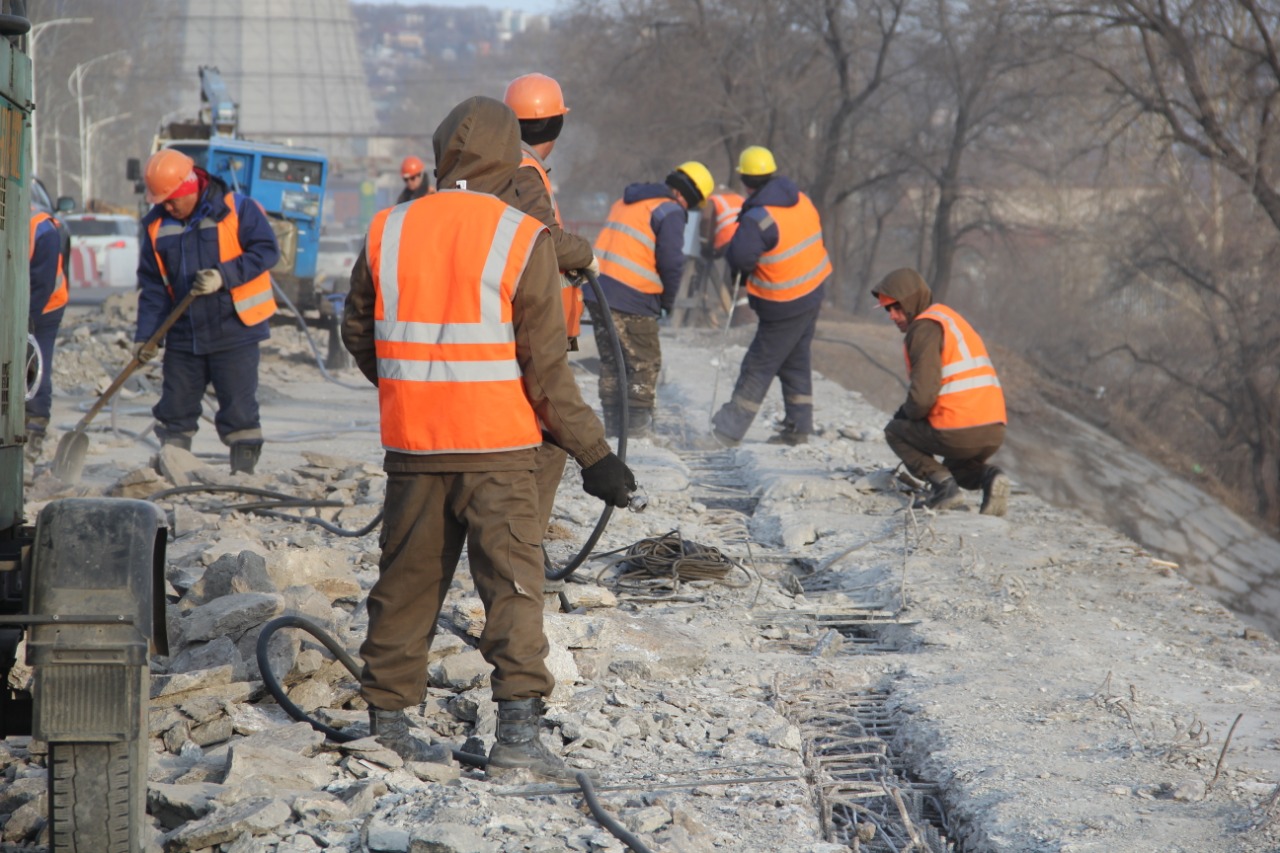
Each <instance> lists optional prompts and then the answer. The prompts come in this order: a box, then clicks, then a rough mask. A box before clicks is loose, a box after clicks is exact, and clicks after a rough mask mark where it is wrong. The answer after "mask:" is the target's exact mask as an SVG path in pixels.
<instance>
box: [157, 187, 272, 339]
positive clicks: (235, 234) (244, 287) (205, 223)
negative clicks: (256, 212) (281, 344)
mask: <svg viewBox="0 0 1280 853" xmlns="http://www.w3.org/2000/svg"><path fill="white" fill-rule="evenodd" d="M223 201H224V202H225V203H226V205H227V210H228V211H229V212H228V213H227V215H226V216H224V217H223V218H222V221H221V222H214V221H213V220H212V219H203V220H201V221H200V223H199V225H198V226H197V227H199V228H217V229H218V260H219V261H220V262H221V263H224V264H225V263H226V262H227V261H234V260H235V259H236V258H238V257H240V256H241V255H242V254H244V249H243V248H241V246H240V214H239V213H238V212H236V199H235V194H234V193H227V194H226V196H225V197H224V198H223ZM249 201H252V202H253V203H254V204H257V203H258V202H256V201H254V200H253V199H249ZM163 221H164V217H157V218H156V219H155V220H154V221H153V222H152V223H151V224H150V225H148V226H147V235H148V236H149V237H150V238H151V249H152V251H153V252H155V256H156V266H157V267H159V268H160V277H161V278H162V279H164V286H165V289H166V290H168V291H169V298H170V299H174V300H175V301H176V299H177V297H176V296H174V293H173V285H171V284H170V283H169V273H168V271H167V270H166V269H165V266H164V259H163V258H161V257H160V252H159V251H158V250H156V240H157V238H159V237H163V236H168V235H169V234H181V233H182V232H183V231H185V230H186V226H185V225H183V224H182V223H175V224H169V225H163V226H162V224H161V223H162V222H163ZM231 304H232V305H234V306H235V309H236V315H237V316H239V318H240V320H241V322H243V323H244V324H245V325H246V326H256V325H257V324H258V323H261V322H262V321H264V320H266V319H267V318H269V317H270V316H271V315H272V314H274V313H276V298H275V296H273V295H272V293H271V273H270V271H268V270H264V271H263V272H262V273H260V274H259V275H256V276H254V277H253V278H251V279H249V280H248V281H246V282H244V283H243V284H239V285H236V286H235V287H233V288H231Z"/></svg>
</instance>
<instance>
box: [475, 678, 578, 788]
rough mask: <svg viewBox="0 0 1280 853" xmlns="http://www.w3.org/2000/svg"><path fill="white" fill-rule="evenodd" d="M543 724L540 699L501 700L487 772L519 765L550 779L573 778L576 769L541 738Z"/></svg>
mask: <svg viewBox="0 0 1280 853" xmlns="http://www.w3.org/2000/svg"><path fill="white" fill-rule="evenodd" d="M541 723H542V701H541V700H540V699H536V698H532V699H503V700H499V701H498V733H497V737H496V739H495V740H494V743H493V748H492V749H490V750H489V771H488V772H489V773H490V774H493V773H494V770H495V769H496V770H507V769H517V768H518V769H524V770H528V771H530V772H532V773H537V774H538V775H540V776H545V777H547V778H549V779H561V780H564V781H568V782H572V781H574V773H575V772H576V771H574V770H571V769H569V768H568V767H566V766H565V764H564V762H563V761H561V760H560V756H558V755H555V754H553V753H552V752H551V750H549V749H547V747H546V745H545V744H544V743H543V742H542V738H540V737H538V727H539V726H540V724H541Z"/></svg>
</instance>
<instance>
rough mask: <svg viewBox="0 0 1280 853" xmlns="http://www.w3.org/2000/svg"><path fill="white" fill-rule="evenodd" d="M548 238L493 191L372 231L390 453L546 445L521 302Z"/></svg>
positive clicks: (419, 209)
mask: <svg viewBox="0 0 1280 853" xmlns="http://www.w3.org/2000/svg"><path fill="white" fill-rule="evenodd" d="M545 230H546V226H544V225H543V224H542V223H541V222H539V221H538V220H537V219H535V218H533V217H532V216H529V215H527V214H524V213H521V212H520V211H518V210H516V209H515V208H514V207H510V206H508V205H506V204H504V203H503V202H502V201H500V200H499V199H497V198H495V197H494V196H491V195H486V194H484V193H476V192H471V191H469V190H440V191H438V192H435V193H432V194H431V195H428V196H423V197H422V198H419V199H416V200H415V201H412V202H409V203H407V204H401V205H397V206H396V207H393V208H390V209H389V210H383V211H381V212H380V213H379V214H378V215H377V216H375V217H374V219H373V223H372V224H371V225H370V227H369V240H368V247H367V250H366V257H367V258H368V260H369V271H370V273H371V274H372V277H373V287H374V292H375V302H374V310H373V317H374V346H375V352H376V353H377V357H378V403H379V406H380V408H381V414H382V445H383V447H384V448H386V449H387V450H394V451H397V452H400V453H414V454H433V453H494V452H499V451H504V450H519V449H522V448H527V447H537V446H538V445H539V444H541V443H542V432H541V430H540V429H539V428H538V418H537V416H536V415H535V414H534V411H533V406H532V404H530V402H529V398H528V396H527V395H526V394H525V389H524V379H523V372H522V371H521V369H520V364H519V362H518V361H517V360H516V338H515V325H514V323H513V321H512V312H511V302H512V300H513V299H514V298H515V295H516V288H517V287H518V286H519V284H520V278H521V276H523V275H524V271H525V268H526V267H527V266H528V263H529V256H530V254H531V253H532V252H533V246H534V241H535V240H536V239H537V237H538V235H539V234H540V233H542V232H543V231H545Z"/></svg>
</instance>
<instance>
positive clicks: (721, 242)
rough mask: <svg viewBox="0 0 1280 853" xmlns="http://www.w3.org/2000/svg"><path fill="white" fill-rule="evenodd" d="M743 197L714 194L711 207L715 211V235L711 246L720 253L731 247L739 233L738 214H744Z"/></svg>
mask: <svg viewBox="0 0 1280 853" xmlns="http://www.w3.org/2000/svg"><path fill="white" fill-rule="evenodd" d="M742 202H743V198H742V196H740V195H738V194H737V193H732V192H722V193H712V194H711V205H712V207H713V208H714V209H715V214H716V218H715V229H716V230H715V233H714V234H712V236H711V245H712V246H713V247H714V248H715V249H716V250H717V251H719V250H720V249H723V248H724V247H725V246H727V245H729V241H730V240H732V239H733V235H734V234H735V233H737V231H738V214H739V213H741V212H742Z"/></svg>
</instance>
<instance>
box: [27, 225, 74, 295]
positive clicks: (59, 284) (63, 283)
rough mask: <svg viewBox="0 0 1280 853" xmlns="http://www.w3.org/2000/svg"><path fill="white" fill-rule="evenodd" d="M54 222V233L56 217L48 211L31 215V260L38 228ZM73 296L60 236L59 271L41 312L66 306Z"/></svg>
mask: <svg viewBox="0 0 1280 853" xmlns="http://www.w3.org/2000/svg"><path fill="white" fill-rule="evenodd" d="M46 221H47V222H52V223H53V228H54V233H55V234H56V233H57V229H58V220H56V219H54V218H53V217H52V216H50V215H49V214H47V213H44V212H41V213H37V214H36V215H35V216H32V217H31V248H30V249H29V250H28V252H27V259H28V260H30V259H32V258H34V257H35V256H36V229H37V228H39V227H40V226H41V224H43V223H44V222H46ZM70 298H71V292H70V291H69V290H68V289H67V273H66V270H64V269H63V268H62V237H61V235H59V237H58V272H57V273H56V275H55V277H54V279H53V293H50V294H49V301H48V302H46V303H45V304H44V310H43V311H41V312H40V313H41V314H50V313H52V312H54V311H57V310H58V309H59V308H62V307H64V306H66V304H67V300H68V299H70Z"/></svg>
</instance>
